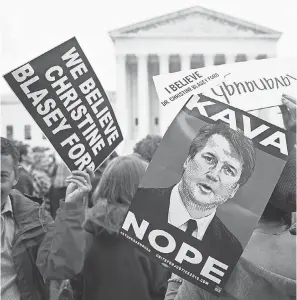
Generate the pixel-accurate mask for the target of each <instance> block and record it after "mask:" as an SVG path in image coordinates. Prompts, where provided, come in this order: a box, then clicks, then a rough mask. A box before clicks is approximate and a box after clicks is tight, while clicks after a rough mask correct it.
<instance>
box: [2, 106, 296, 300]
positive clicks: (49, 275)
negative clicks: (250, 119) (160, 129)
mask: <svg viewBox="0 0 297 300" xmlns="http://www.w3.org/2000/svg"><path fill="white" fill-rule="evenodd" d="M284 104H285V105H286V103H285V102H284ZM290 105H291V104H290ZM290 105H289V106H288V108H290ZM293 109H295V107H293ZM291 116H292V111H291ZM295 120H296V115H295ZM294 126H295V125H294ZM294 128H295V127H294ZM290 129H292V127H291V128H290ZM160 141H161V137H160V136H157V135H148V136H147V137H145V138H144V139H143V140H141V141H139V142H138V143H137V144H136V145H135V147H134V149H133V153H131V154H130V155H126V156H118V154H117V153H116V152H114V153H112V154H111V155H110V157H109V158H108V159H107V160H106V161H105V162H104V163H103V164H102V165H101V166H100V167H99V168H98V169H97V170H96V171H95V172H94V173H93V172H92V171H91V170H88V169H87V170H86V171H85V172H82V171H72V172H70V171H69V170H68V168H67V167H66V165H65V164H64V163H63V162H62V161H58V160H57V159H56V157H55V155H54V154H53V153H50V151H49V150H48V149H41V148H35V149H34V148H33V149H32V148H31V147H30V146H28V145H24V144H22V143H17V142H15V141H10V140H8V139H6V138H1V228H2V230H1V296H2V299H5V300H6V299H7V300H27V299H28V300H29V299H30V300H31V299H34V300H35V299H36V300H39V299H45V300H56V299H60V300H62V299H63V300H95V299H100V300H118V299H127V300H134V299H135V300H163V299H166V300H170V299H171V300H173V299H175V300H198V299H218V298H216V297H215V296H213V295H211V294H210V293H207V292H206V291H204V290H202V289H201V288H199V287H197V286H195V285H193V284H191V283H189V282H187V281H185V280H182V279H181V278H179V277H178V276H176V275H174V274H171V273H170V272H169V271H168V269H167V268H164V267H163V266H161V264H158V263H156V262H154V261H151V260H150V259H149V258H147V257H146V256H145V255H144V254H142V253H141V252H140V251H139V250H138V249H137V248H135V247H134V246H133V245H132V244H131V243H130V242H128V241H126V240H125V239H123V238H121V237H120V236H119V229H120V227H121V224H122V222H123V220H124V217H125V215H126V213H127V210H128V208H129V205H130V203H131V201H132V199H133V196H134V194H135V192H136V190H137V187H138V185H139V183H140V180H141V177H142V176H143V174H144V173H145V171H146V168H147V166H148V163H149V162H150V161H151V159H152V157H153V154H154V152H155V151H156V149H157V147H158V146H159V144H160ZM295 211H296V149H295V151H293V152H292V153H291V155H290V159H289V161H288V163H287V165H286V167H285V169H284V170H283V173H282V175H281V177H280V179H279V182H278V184H277V186H276V188H275V190H274V192H273V194H272V197H271V199H270V201H269V203H268V205H267V207H266V209H265V211H264V213H263V215H262V218H261V220H260V222H259V224H258V228H257V229H256V230H255V231H254V233H253V235H252V238H251V240H250V243H249V244H248V246H247V247H246V249H245V251H244V253H243V255H242V257H241V258H240V260H239V263H238V264H237V266H236V268H235V270H234V272H233V273H232V275H231V278H230V280H229V281H228V284H227V285H226V287H225V289H224V291H223V293H222V296H221V298H220V299H239V300H244V299H261V300H265V299H294V297H295V296H296V293H295V289H296V270H295V263H294V262H296V256H295V249H296V248H295V241H296V240H295V235H296V225H295V222H296V220H295V219H294V217H293V213H294V212H295Z"/></svg>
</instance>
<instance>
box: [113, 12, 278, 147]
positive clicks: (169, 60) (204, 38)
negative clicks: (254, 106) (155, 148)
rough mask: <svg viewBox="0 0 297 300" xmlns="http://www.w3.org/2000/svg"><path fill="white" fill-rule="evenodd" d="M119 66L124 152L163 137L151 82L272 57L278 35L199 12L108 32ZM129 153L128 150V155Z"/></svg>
mask: <svg viewBox="0 0 297 300" xmlns="http://www.w3.org/2000/svg"><path fill="white" fill-rule="evenodd" d="M109 34H110V37H111V39H112V40H113V42H114V46H115V52H116V62H117V69H116V72H117V86H116V107H115V113H116V116H117V118H118V120H119V123H120V126H121V129H122V132H123V135H124V138H125V141H126V142H125V146H124V147H125V148H131V146H132V145H133V144H135V142H136V141H138V140H140V139H142V138H143V137H145V136H146V135H147V134H148V133H152V134H161V135H163V134H164V133H165V131H166V126H164V125H162V124H164V118H166V114H165V115H164V113H163V114H162V113H160V110H161V105H160V103H159V100H158V97H157V93H156V90H155V87H154V83H153V79H152V77H153V76H155V75H158V74H163V73H168V72H177V71H180V70H187V69H194V68H199V67H204V66H205V67H206V66H211V65H219V64H225V63H234V62H238V61H246V60H251V59H263V58H270V57H275V56H276V46H277V42H278V40H279V38H280V36H281V33H280V32H278V31H275V30H272V29H269V28H266V27H263V26H260V25H257V24H252V23H250V22H247V21H244V20H240V19H237V18H234V17H231V16H228V15H225V14H222V13H219V12H216V11H212V10H209V9H205V8H202V7H199V6H197V7H192V8H188V9H184V10H181V11H177V12H174V13H170V14H167V15H164V16H160V17H156V18H153V19H150V20H147V21H143V22H140V23H137V24H133V25H129V26H126V27H123V28H119V29H116V30H113V31H111V32H110V33H109ZM129 150H131V149H129Z"/></svg>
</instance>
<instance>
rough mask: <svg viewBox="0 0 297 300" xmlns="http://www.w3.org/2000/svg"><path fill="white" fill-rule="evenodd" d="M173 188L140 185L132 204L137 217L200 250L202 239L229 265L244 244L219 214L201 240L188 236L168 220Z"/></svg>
mask: <svg viewBox="0 0 297 300" xmlns="http://www.w3.org/2000/svg"><path fill="white" fill-rule="evenodd" d="M172 188H173V186H172V187H169V188H157V189H155V188H138V190H137V192H136V195H135V197H134V199H133V201H132V206H131V210H132V211H133V212H134V214H135V215H136V217H137V220H138V221H140V220H141V218H143V219H145V220H146V221H148V222H149V223H150V224H151V225H152V226H153V227H154V228H156V229H161V230H165V231H167V232H169V233H170V234H171V235H172V236H174V237H176V236H180V237H182V238H181V239H182V240H183V241H185V242H188V244H190V245H192V246H194V247H195V246H197V249H198V250H199V245H200V248H201V243H202V244H203V245H205V247H206V249H207V252H209V253H211V254H212V255H211V256H212V257H214V258H215V259H217V260H219V261H221V262H224V263H226V264H228V265H229V266H231V265H233V264H236V262H237V260H238V259H239V257H240V256H241V254H242V252H243V249H242V246H241V244H240V242H239V241H238V240H237V238H236V237H235V236H234V235H233V234H232V233H231V232H230V231H229V230H228V228H227V227H226V226H225V225H224V224H223V223H222V221H221V220H220V219H219V218H218V217H217V216H216V215H215V216H214V218H213V219H212V221H211V223H210V224H209V226H208V228H207V230H206V232H205V234H204V237H203V239H202V241H199V240H198V239H196V238H195V237H191V236H190V237H188V236H185V235H186V234H185V232H183V231H182V230H180V229H178V228H176V227H175V226H173V225H171V224H169V223H168V211H169V204H170V195H171V191H172Z"/></svg>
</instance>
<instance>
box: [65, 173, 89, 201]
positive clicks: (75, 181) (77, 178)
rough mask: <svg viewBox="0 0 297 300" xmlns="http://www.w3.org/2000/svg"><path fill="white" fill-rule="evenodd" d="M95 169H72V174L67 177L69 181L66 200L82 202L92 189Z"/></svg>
mask: <svg viewBox="0 0 297 300" xmlns="http://www.w3.org/2000/svg"><path fill="white" fill-rule="evenodd" d="M93 176H94V175H93V171H92V170H90V169H88V168H87V169H86V172H85V171H72V172H71V175H70V176H68V177H67V178H66V183H69V185H68V187H67V190H66V197H65V202H81V203H83V199H84V198H85V197H86V196H87V195H88V193H89V192H90V191H91V189H92V185H91V178H92V177H93Z"/></svg>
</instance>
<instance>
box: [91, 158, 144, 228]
mask: <svg viewBox="0 0 297 300" xmlns="http://www.w3.org/2000/svg"><path fill="white" fill-rule="evenodd" d="M147 166H148V164H147V163H146V162H145V161H143V160H141V159H139V158H137V157H135V156H132V155H130V156H119V157H117V158H114V159H113V160H112V161H111V162H110V163H109V164H108V165H107V167H106V168H105V170H104V171H103V174H102V177H101V180H100V182H99V184H98V186H97V187H96V189H95V191H94V193H93V203H94V204H95V206H94V207H93V208H92V209H91V211H92V212H91V215H92V216H93V219H94V218H95V219H96V220H97V221H98V222H99V225H101V226H102V227H104V228H106V229H107V230H108V231H110V232H118V231H119V229H120V226H121V224H122V222H123V220H124V217H125V214H126V213H127V210H128V208H129V205H130V203H131V201H132V199H133V197H134V195H135V193H136V190H137V188H138V185H139V183H140V180H141V178H142V176H143V175H144V173H145V171H146V168H147Z"/></svg>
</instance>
